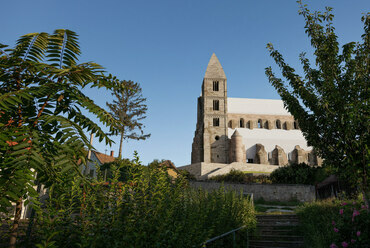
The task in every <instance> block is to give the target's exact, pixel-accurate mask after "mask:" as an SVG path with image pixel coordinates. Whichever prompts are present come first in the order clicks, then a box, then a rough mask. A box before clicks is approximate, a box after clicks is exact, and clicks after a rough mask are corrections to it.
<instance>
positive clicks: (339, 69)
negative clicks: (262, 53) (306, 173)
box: [266, 1, 370, 196]
mask: <svg viewBox="0 0 370 248" xmlns="http://www.w3.org/2000/svg"><path fill="white" fill-rule="evenodd" d="M298 2H299V3H300V5H301V7H300V14H301V15H302V16H303V17H304V19H305V22H306V25H305V32H306V33H307V35H308V36H309V37H310V39H311V45H312V46H313V48H314V49H315V51H314V56H315V58H316V60H315V65H316V66H312V65H311V63H310V61H309V60H308V58H307V57H306V54H305V53H302V54H301V55H300V60H301V63H302V65H303V71H304V74H305V75H304V76H300V75H298V74H297V73H296V72H295V70H294V69H293V68H292V67H290V66H289V65H288V64H287V63H286V62H285V61H284V59H283V56H282V55H281V54H280V53H279V52H278V51H277V50H276V49H274V47H273V45H272V44H268V45H267V47H268V50H269V51H270V55H271V57H272V58H273V59H274V60H275V62H276V64H277V65H278V66H279V67H280V69H281V71H282V75H283V77H285V78H286V80H287V82H288V83H285V82H283V80H282V79H280V78H278V77H276V76H275V74H274V73H273V72H272V69H271V67H268V68H266V75H267V76H268V78H269V81H270V82H271V84H272V85H273V86H274V87H275V89H276V90H277V92H278V93H279V95H280V96H281V98H282V100H283V101H284V104H285V106H286V107H287V109H288V110H289V112H290V113H292V115H293V116H294V118H295V119H296V120H298V122H299V126H300V128H301V130H302V132H303V135H304V137H305V138H306V140H307V142H308V144H309V145H310V146H313V147H315V150H316V151H317V153H318V155H319V156H320V157H322V158H323V159H324V162H325V163H326V164H327V165H330V166H332V168H333V170H334V172H335V173H336V174H337V175H339V176H341V177H344V178H345V179H348V181H351V183H352V184H354V185H358V186H360V188H361V190H362V191H363V192H364V193H365V196H366V193H368V192H369V190H368V186H369V172H370V161H369V159H370V149H369V139H370V137H369V135H370V125H369V123H370V122H369V116H370V104H369V85H370V84H369V75H370V71H369V70H370V60H369V57H370V35H369V28H370V14H369V13H367V14H365V15H364V16H363V17H362V21H363V23H364V34H363V35H362V42H357V43H356V42H350V43H347V44H345V45H343V47H342V49H340V47H339V42H338V38H337V36H336V34H335V32H334V27H333V23H332V21H333V17H334V16H333V14H332V13H331V10H332V9H331V8H329V7H327V8H326V11H325V12H324V13H321V12H314V13H311V12H310V11H309V10H308V9H307V8H306V6H303V5H302V3H301V1H298Z"/></svg>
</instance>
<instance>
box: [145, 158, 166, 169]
mask: <svg viewBox="0 0 370 248" xmlns="http://www.w3.org/2000/svg"><path fill="white" fill-rule="evenodd" d="M166 160H167V159H161V160H159V159H153V161H152V162H150V163H149V164H148V168H153V169H154V168H159V165H160V164H161V163H163V162H164V161H166Z"/></svg>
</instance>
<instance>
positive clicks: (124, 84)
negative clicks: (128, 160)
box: [107, 80, 150, 158]
mask: <svg viewBox="0 0 370 248" xmlns="http://www.w3.org/2000/svg"><path fill="white" fill-rule="evenodd" d="M120 84H121V87H120V88H117V89H114V90H113V92H112V95H113V96H114V97H115V100H113V103H108V102H107V106H108V108H109V109H110V111H111V114H112V116H113V117H114V118H115V119H116V121H117V122H118V123H119V125H118V126H116V128H115V130H114V132H113V133H112V134H113V135H115V134H116V133H117V132H118V133H119V134H120V135H121V139H120V143H119V153H118V157H119V158H121V156H122V145H123V144H122V143H123V140H124V139H134V140H145V139H147V138H149V137H150V134H144V131H143V127H144V126H143V123H142V122H141V121H142V120H143V119H145V118H146V116H145V114H146V111H147V110H148V108H147V106H146V104H145V101H146V98H143V96H142V93H141V91H142V90H141V87H140V85H139V83H134V82H133V81H126V80H123V81H120ZM137 131H140V133H138V132H137Z"/></svg>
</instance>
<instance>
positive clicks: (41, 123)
mask: <svg viewBox="0 0 370 248" xmlns="http://www.w3.org/2000/svg"><path fill="white" fill-rule="evenodd" d="M80 53H81V51H80V47H79V44H78V37H77V34H76V33H74V32H73V31H70V30H65V29H58V30H55V31H54V33H53V34H47V33H31V34H27V35H24V36H22V37H21V38H20V39H19V40H18V41H17V44H16V46H15V47H14V48H12V49H8V48H7V46H6V45H2V44H0V109H1V110H0V129H1V133H0V212H7V211H8V210H7V207H9V206H11V204H12V203H14V202H15V201H17V200H19V199H20V198H22V197H24V198H26V197H28V196H33V197H34V198H33V199H37V193H36V192H35V190H34V189H33V186H34V180H35V179H36V176H37V179H38V181H39V182H40V183H43V184H44V185H46V186H47V187H48V186H50V185H52V184H53V183H55V182H58V183H59V182H60V177H61V176H62V175H63V174H64V173H66V172H67V171H68V172H69V174H70V175H71V176H76V175H78V174H79V168H78V165H77V161H78V160H80V161H82V163H85V154H84V148H86V147H89V148H91V147H90V144H89V142H88V140H87V138H86V136H85V134H84V131H92V132H93V133H95V135H96V136H97V137H98V138H99V140H100V141H102V140H105V141H106V143H107V144H111V143H112V141H111V140H110V139H109V137H108V136H107V135H106V134H105V133H104V132H103V130H102V129H101V128H100V127H99V126H98V125H97V124H96V123H95V122H94V121H92V120H91V119H90V118H89V117H87V116H86V115H84V114H83V111H85V112H90V113H91V114H92V115H93V116H95V117H97V118H98V120H99V121H100V122H102V123H103V124H104V125H106V126H108V127H109V128H110V129H111V131H112V132H114V128H115V126H117V121H116V120H115V119H114V118H113V117H112V116H111V115H110V114H109V113H108V112H107V111H105V110H104V109H102V108H100V107H99V106H97V105H96V104H94V102H93V101H92V100H91V99H89V98H88V97H87V96H85V95H84V94H83V93H82V91H81V90H82V89H83V88H85V87H98V88H99V87H105V88H107V89H110V90H113V89H116V88H120V87H121V86H120V85H119V84H118V80H117V79H115V78H114V77H112V76H104V75H103V74H102V73H103V70H102V67H101V66H100V65H98V64H96V63H92V62H89V63H81V64H78V63H77V59H78V56H79V55H80Z"/></svg>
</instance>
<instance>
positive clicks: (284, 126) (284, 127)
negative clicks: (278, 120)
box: [283, 122, 288, 130]
mask: <svg viewBox="0 0 370 248" xmlns="http://www.w3.org/2000/svg"><path fill="white" fill-rule="evenodd" d="M283 129H284V130H288V127H287V124H286V122H284V124H283Z"/></svg>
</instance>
